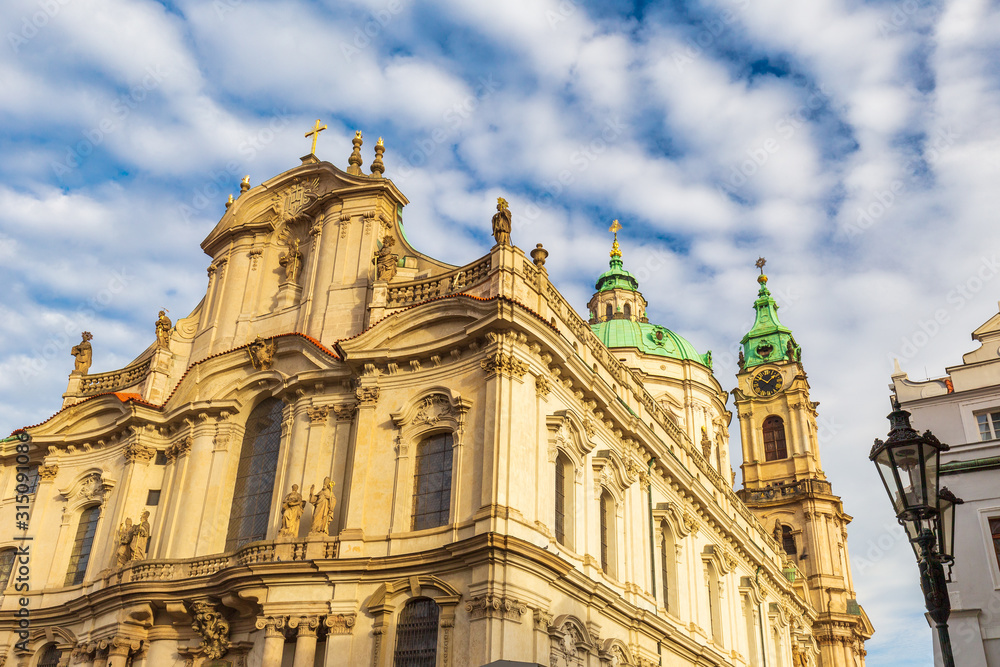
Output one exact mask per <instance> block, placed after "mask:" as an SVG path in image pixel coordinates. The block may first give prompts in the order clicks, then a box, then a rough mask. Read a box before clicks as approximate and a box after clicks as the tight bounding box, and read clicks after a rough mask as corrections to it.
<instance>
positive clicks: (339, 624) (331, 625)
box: [323, 614, 357, 635]
mask: <svg viewBox="0 0 1000 667" xmlns="http://www.w3.org/2000/svg"><path fill="white" fill-rule="evenodd" d="M356 621H357V614H330V615H329V616H327V617H326V618H325V619H323V625H325V626H326V627H327V631H328V632H329V634H331V635H349V634H351V633H352V632H353V631H354V624H355V622H356Z"/></svg>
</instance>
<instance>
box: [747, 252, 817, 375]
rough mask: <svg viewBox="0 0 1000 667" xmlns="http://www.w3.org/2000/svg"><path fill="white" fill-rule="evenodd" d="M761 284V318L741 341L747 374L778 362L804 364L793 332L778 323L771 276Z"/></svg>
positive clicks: (758, 308) (755, 304)
mask: <svg viewBox="0 0 1000 667" xmlns="http://www.w3.org/2000/svg"><path fill="white" fill-rule="evenodd" d="M758 266H761V267H762V265H760V264H758ZM761 270H762V271H763V267H762V269H761ZM757 282H758V283H760V291H759V292H757V300H756V301H754V302H753V307H754V310H756V311H757V316H756V319H755V320H754V323H753V327H752V328H751V329H750V331H748V332H747V333H746V335H745V336H743V340H741V341H740V345H742V346H743V350H742V352H741V356H742V357H743V359H742V364H741V368H742V369H743V370H745V369H747V368H753V367H754V366H760V365H761V364H767V363H773V362H776V361H801V360H802V348H801V347H799V346H798V345H797V344H796V343H795V339H794V338H793V337H792V330H791V329H789V328H788V327H786V326H784V325H782V324H781V322H780V321H779V320H778V304H777V303H776V302H775V301H774V297H772V296H771V292H770V291H768V289H767V276H765V275H764V274H763V273H761V275H760V277H758V278H757Z"/></svg>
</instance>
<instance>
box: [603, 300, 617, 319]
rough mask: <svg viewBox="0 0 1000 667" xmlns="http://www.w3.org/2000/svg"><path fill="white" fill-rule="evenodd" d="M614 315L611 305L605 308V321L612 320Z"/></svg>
mask: <svg viewBox="0 0 1000 667" xmlns="http://www.w3.org/2000/svg"><path fill="white" fill-rule="evenodd" d="M614 313H615V311H614V310H613V309H612V308H611V304H610V303H609V304H608V305H607V306H605V307H604V319H606V320H610V319H611V316H612V315H614Z"/></svg>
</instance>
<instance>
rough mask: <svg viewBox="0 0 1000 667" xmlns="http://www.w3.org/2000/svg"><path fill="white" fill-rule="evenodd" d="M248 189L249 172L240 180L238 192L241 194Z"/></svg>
mask: <svg viewBox="0 0 1000 667" xmlns="http://www.w3.org/2000/svg"><path fill="white" fill-rule="evenodd" d="M249 189H250V174H247V175H246V176H244V177H243V180H242V181H240V194H243V193H244V192H246V191H247V190H249Z"/></svg>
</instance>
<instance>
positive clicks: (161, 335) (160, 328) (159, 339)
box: [156, 308, 174, 349]
mask: <svg viewBox="0 0 1000 667" xmlns="http://www.w3.org/2000/svg"><path fill="white" fill-rule="evenodd" d="M173 325H174V323H173V322H171V321H170V318H169V317H167V310H166V308H164V309H163V310H161V311H160V315H159V317H157V318H156V345H157V347H162V348H164V349H166V348H168V347H170V328H171V327H172V326H173Z"/></svg>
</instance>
